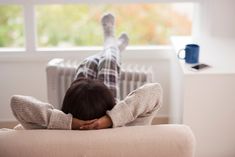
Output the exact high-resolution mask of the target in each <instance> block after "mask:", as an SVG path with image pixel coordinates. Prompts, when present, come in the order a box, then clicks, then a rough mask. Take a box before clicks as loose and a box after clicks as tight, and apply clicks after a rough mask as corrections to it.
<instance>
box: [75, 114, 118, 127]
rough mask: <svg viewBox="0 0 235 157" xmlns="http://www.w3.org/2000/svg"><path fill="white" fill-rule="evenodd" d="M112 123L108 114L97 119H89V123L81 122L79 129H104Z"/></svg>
mask: <svg viewBox="0 0 235 157" xmlns="http://www.w3.org/2000/svg"><path fill="white" fill-rule="evenodd" d="M112 125H113V123H112V120H111V118H110V117H109V116H107V115H105V116H103V117H101V118H99V119H94V120H91V121H90V123H83V125H82V126H81V127H80V128H79V129H81V130H94V129H106V128H110V127H112Z"/></svg>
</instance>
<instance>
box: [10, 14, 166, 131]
mask: <svg viewBox="0 0 235 157" xmlns="http://www.w3.org/2000/svg"><path fill="white" fill-rule="evenodd" d="M114 22H115V18H114V16H113V15H112V14H106V15H104V16H103V18H102V20H101V23H102V26H103V31H104V51H103V52H101V53H99V54H97V55H94V56H90V57H88V58H86V59H85V60H84V61H83V62H82V63H81V64H80V65H79V67H78V68H77V71H76V77H75V80H74V81H73V82H72V84H71V86H70V87H69V89H68V90H67V92H66V94H65V97H64V100H63V105H62V111H60V110H57V109H55V108H54V107H53V105H51V104H49V103H46V102H42V101H40V100H38V99H36V98H33V97H30V96H22V95H14V96H12V98H11V109H12V112H13V114H14V116H15V117H16V119H17V120H18V121H19V122H20V123H21V125H22V126H23V127H24V129H67V130H71V129H74V130H77V129H84V130H85V129H104V128H110V127H121V126H133V125H150V124H151V122H152V119H153V118H154V116H155V115H156V112H157V111H158V110H159V108H160V106H161V102H162V88H161V86H160V84H158V83H149V84H146V85H143V86H142V87H140V88H138V89H136V90H134V91H133V92H131V93H130V94H129V95H128V96H127V97H126V98H125V99H124V100H122V101H118V95H119V93H118V91H119V87H118V85H119V83H118V81H119V73H120V52H122V51H124V50H125V48H126V46H127V45H128V36H127V35H126V34H122V35H121V36H120V37H119V39H118V40H117V39H116V38H115V37H114Z"/></svg>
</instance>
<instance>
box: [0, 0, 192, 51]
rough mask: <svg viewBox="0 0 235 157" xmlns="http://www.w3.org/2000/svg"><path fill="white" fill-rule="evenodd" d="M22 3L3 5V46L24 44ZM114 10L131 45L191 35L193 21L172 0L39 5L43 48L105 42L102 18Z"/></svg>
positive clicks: (0, 21)
mask: <svg viewBox="0 0 235 157" xmlns="http://www.w3.org/2000/svg"><path fill="white" fill-rule="evenodd" d="M22 11H23V10H22V8H21V7H20V6H12V5H11V6H6V5H4V6H1V5H0V47H6V46H9V47H19V46H21V47H22V46H23V45H24V35H23V17H22ZM107 12H111V13H113V14H114V15H115V17H116V29H115V30H116V32H115V34H116V35H117V36H119V35H120V34H121V32H127V33H128V35H129V37H130V44H131V45H162V44H169V37H170V36H171V35H190V34H191V27H192V21H191V19H190V18H188V16H187V15H185V14H183V13H182V12H179V11H177V10H175V9H174V8H173V6H172V5H171V4H170V3H159V4H115V5H111V4H109V5H91V4H90V5H88V4H79V5H37V6H36V25H37V26H36V29H37V42H38V46H39V47H73V46H95V45H102V43H103V32H102V28H101V25H100V18H101V17H102V15H103V14H104V13H107Z"/></svg>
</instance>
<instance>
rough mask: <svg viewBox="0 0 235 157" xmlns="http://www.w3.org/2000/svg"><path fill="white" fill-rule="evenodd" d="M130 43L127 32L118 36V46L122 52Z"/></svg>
mask: <svg viewBox="0 0 235 157" xmlns="http://www.w3.org/2000/svg"><path fill="white" fill-rule="evenodd" d="M128 43H129V37H128V35H127V34H126V33H122V34H121V35H120V37H119V38H118V48H119V50H120V52H122V51H124V50H125V49H126V47H127V45H128Z"/></svg>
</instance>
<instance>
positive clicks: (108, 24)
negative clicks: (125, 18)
mask: <svg viewBox="0 0 235 157" xmlns="http://www.w3.org/2000/svg"><path fill="white" fill-rule="evenodd" d="M114 22H115V18H114V16H113V15H112V14H110V13H108V14H105V15H104V16H103V17H102V19H101V23H102V26H103V31H104V39H107V38H108V37H114Z"/></svg>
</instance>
